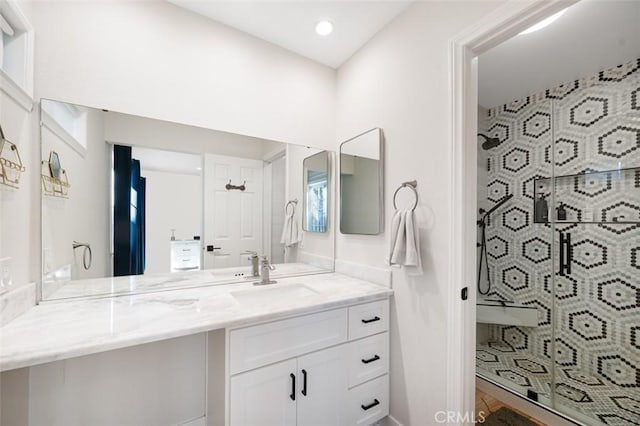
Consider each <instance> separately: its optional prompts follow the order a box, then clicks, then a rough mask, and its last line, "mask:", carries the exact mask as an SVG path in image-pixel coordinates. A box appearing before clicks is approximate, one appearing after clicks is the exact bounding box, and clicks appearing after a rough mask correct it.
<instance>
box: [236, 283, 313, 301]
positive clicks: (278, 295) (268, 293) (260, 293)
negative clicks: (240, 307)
mask: <svg viewBox="0 0 640 426" xmlns="http://www.w3.org/2000/svg"><path fill="white" fill-rule="evenodd" d="M318 294H320V293H318V292H317V291H315V290H313V289H311V288H309V287H307V286H306V285H304V284H266V285H264V286H255V287H254V288H251V289H248V290H239V291H232V292H231V296H233V298H234V299H236V300H237V301H238V302H240V303H242V304H260V303H263V302H264V301H265V300H268V299H276V300H282V299H292V300H298V299H300V298H304V297H309V296H317V295H318Z"/></svg>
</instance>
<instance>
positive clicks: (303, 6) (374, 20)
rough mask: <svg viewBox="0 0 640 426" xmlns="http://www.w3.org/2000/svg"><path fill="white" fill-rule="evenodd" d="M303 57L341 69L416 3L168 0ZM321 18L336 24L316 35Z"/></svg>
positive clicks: (397, 0)
mask: <svg viewBox="0 0 640 426" xmlns="http://www.w3.org/2000/svg"><path fill="white" fill-rule="evenodd" d="M168 1H169V2H170V3H173V4H175V5H177V6H180V7H183V8H185V9H189V10H191V11H193V12H195V13H198V14H200V15H204V16H206V17H209V18H211V19H213V20H215V21H218V22H221V23H223V24H226V25H228V26H230V27H234V28H236V29H239V30H241V31H244V32H246V33H249V34H251V35H253V36H255V37H258V38H261V39H263V40H266V41H268V42H271V43H273V44H276V45H278V46H281V47H284V48H285V49H288V50H291V51H292V52H295V53H297V54H299V55H302V56H305V57H307V58H309V59H312V60H314V61H316V62H320V63H321V64H325V65H328V66H330V67H332V68H338V67H339V66H340V65H342V64H343V63H344V62H345V61H346V60H347V59H349V58H350V57H351V55H353V54H354V53H355V52H356V51H357V50H358V49H359V48H360V47H362V46H363V45H364V44H365V43H366V42H367V41H369V39H371V37H373V36H374V35H375V34H376V33H377V32H378V31H380V30H381V29H382V28H383V27H384V26H385V25H386V24H387V23H389V22H390V21H391V20H393V19H394V18H395V17H396V16H398V15H399V14H400V13H401V12H402V11H404V10H405V9H406V8H407V7H408V6H409V5H410V4H411V3H412V2H413V0H411V1H407V0H360V1H351V0H342V1H329V0H325V1H307V0H295V1H291V0H289V1H286V0H285V1H269V0H224V1H211V0H209V1H207V0H168ZM321 20H328V21H331V22H332V23H333V26H334V30H333V33H331V34H330V35H328V36H325V37H322V36H319V35H317V34H316V32H315V26H316V24H317V23H318V22H319V21H321Z"/></svg>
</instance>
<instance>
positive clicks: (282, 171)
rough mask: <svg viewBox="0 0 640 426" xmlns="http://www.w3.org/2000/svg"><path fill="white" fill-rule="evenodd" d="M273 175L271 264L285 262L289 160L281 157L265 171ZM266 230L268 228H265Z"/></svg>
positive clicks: (271, 177)
mask: <svg viewBox="0 0 640 426" xmlns="http://www.w3.org/2000/svg"><path fill="white" fill-rule="evenodd" d="M267 170H269V172H270V173H271V175H270V179H271V194H269V195H270V198H271V200H270V201H271V203H270V204H271V205H270V208H271V224H270V227H271V241H270V246H271V263H283V262H284V244H282V243H281V242H280V237H281V236H282V228H283V227H284V206H285V204H286V203H287V199H286V196H287V193H286V184H287V159H286V157H280V158H278V159H277V160H275V161H273V162H272V163H271V167H270V168H268V169H265V171H267ZM265 229H266V228H265Z"/></svg>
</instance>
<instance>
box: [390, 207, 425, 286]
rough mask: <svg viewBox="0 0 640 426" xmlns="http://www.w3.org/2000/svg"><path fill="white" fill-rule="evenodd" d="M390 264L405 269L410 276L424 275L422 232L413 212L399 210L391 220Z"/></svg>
mask: <svg viewBox="0 0 640 426" xmlns="http://www.w3.org/2000/svg"><path fill="white" fill-rule="evenodd" d="M390 242H391V246H390V250H389V263H390V264H391V265H399V266H401V267H404V268H405V270H406V271H407V274H409V275H422V260H421V257H420V232H419V229H418V224H417V222H416V220H415V213H414V212H413V210H397V211H396V213H395V214H394V215H393V219H392V220H391V241H390Z"/></svg>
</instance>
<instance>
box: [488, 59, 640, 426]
mask: <svg viewBox="0 0 640 426" xmlns="http://www.w3.org/2000/svg"><path fill="white" fill-rule="evenodd" d="M479 128H480V131H481V132H482V133H484V134H485V135H486V136H487V137H488V138H498V139H499V140H500V143H499V144H486V143H485V144H484V145H485V147H484V148H483V146H482V145H483V142H486V141H485V140H482V139H479V141H478V152H479V158H480V159H481V161H480V162H479V182H480V183H481V185H482V187H481V190H480V191H479V195H478V197H479V205H480V206H481V207H483V209H484V211H485V212H486V211H489V210H490V209H491V208H492V207H494V206H495V205H497V204H498V203H501V202H502V205H501V206H500V207H499V208H497V209H495V210H494V211H493V212H491V214H490V215H489V216H488V217H485V215H484V214H479V216H478V219H479V222H478V224H479V232H478V235H479V238H478V253H479V254H480V253H481V252H482V250H486V254H487V255H486V261H485V258H484V255H483V259H479V266H481V267H482V269H481V270H480V271H479V272H480V274H479V275H478V286H479V290H480V291H479V294H478V344H477V352H476V354H477V355H476V357H477V373H478V375H480V376H482V377H484V378H487V379H488V380H491V381H493V382H495V383H497V384H499V385H502V386H504V387H507V388H508V389H510V390H512V391H513V392H517V393H519V394H521V395H522V396H524V397H526V398H530V399H533V400H537V401H538V402H540V403H542V404H544V405H547V406H549V407H550V408H552V409H554V410H556V411H558V412H561V413H563V414H565V415H566V416H568V417H571V418H573V419H575V420H576V421H578V422H580V423H584V424H614V425H623V424H624V425H631V424H633V425H640V59H635V60H632V61H629V62H626V63H624V64H622V65H619V66H614V67H612V68H609V69H605V70H603V71H601V72H599V73H597V74H596V75H593V76H589V77H586V78H583V79H579V80H576V81H572V82H568V83H565V84H562V85H559V86H557V87H554V88H549V89H548V90H545V91H543V92H541V93H538V94H536V95H532V96H529V97H526V98H524V99H520V100H516V101H514V102H511V103H509V104H506V105H502V106H500V107H496V108H493V109H491V110H488V111H485V114H484V117H480V121H479ZM485 139H486V138H485ZM487 145H488V146H487ZM505 197H510V198H505ZM505 200H506V201H505ZM483 218H484V219H483ZM482 222H484V223H482ZM483 226H484V230H483V231H484V232H485V236H484V239H483V238H481V237H480V236H481V235H482V232H481V230H480V228H482V227H483ZM483 241H484V242H483ZM480 260H482V263H480ZM487 266H488V271H489V273H488V274H487V272H486V269H485V268H487ZM483 293H486V294H485V295H482V294H483Z"/></svg>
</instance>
